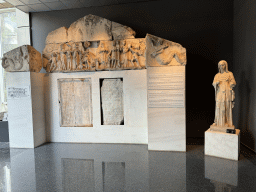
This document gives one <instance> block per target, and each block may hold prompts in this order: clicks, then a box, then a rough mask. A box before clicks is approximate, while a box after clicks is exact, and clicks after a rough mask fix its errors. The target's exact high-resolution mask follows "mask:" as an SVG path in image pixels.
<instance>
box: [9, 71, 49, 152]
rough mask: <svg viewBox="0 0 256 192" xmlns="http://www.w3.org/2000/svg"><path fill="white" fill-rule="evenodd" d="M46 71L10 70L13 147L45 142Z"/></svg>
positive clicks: (11, 140) (25, 146)
mask: <svg viewBox="0 0 256 192" xmlns="http://www.w3.org/2000/svg"><path fill="white" fill-rule="evenodd" d="M43 76H44V74H43V73H31V72H16V73H7V81H6V82H7V102H8V125H9V141H10V147H11V148H35V147H37V146H39V145H41V144H43V143H44V142H45V118H44V117H45V114H44V98H43V96H44V94H43Z"/></svg>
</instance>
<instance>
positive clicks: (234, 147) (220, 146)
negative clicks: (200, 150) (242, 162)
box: [205, 129, 240, 160]
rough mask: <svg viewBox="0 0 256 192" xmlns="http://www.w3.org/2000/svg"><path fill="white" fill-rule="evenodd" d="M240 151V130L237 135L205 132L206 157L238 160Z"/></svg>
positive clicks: (237, 130)
mask: <svg viewBox="0 0 256 192" xmlns="http://www.w3.org/2000/svg"><path fill="white" fill-rule="evenodd" d="M239 151H240V130H239V129H236V134H230V133H224V132H218V131H211V130H210V129H208V130H207V131H206V132H205V155H210V156H215V157H221V158H225V159H231V160H238V157H239Z"/></svg>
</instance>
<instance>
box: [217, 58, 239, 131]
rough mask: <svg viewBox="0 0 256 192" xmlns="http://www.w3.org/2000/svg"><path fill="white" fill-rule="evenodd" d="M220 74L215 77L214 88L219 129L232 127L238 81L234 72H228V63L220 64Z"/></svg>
mask: <svg viewBox="0 0 256 192" xmlns="http://www.w3.org/2000/svg"><path fill="white" fill-rule="evenodd" d="M218 68H219V72H218V73H217V74H216V75H215V77H214V80H213V86H214V89H215V100H216V108H215V120H214V124H213V125H215V126H218V127H232V126H233V117H232V108H233V107H234V99H235V92H234V90H233V88H234V87H235V85H236V81H235V78H234V75H233V73H232V72H230V71H228V63H227V62H226V61H224V60H222V61H220V62H219V63H218Z"/></svg>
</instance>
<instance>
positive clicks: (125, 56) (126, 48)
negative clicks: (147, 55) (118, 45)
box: [121, 40, 132, 68]
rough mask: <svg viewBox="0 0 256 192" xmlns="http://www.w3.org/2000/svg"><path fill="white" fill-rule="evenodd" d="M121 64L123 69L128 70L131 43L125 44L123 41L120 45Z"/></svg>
mask: <svg viewBox="0 0 256 192" xmlns="http://www.w3.org/2000/svg"><path fill="white" fill-rule="evenodd" d="M121 53H122V63H123V68H129V66H130V63H131V57H132V55H131V43H130V42H126V41H125V40H124V41H123V43H122V52H121Z"/></svg>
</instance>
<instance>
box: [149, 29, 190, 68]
mask: <svg viewBox="0 0 256 192" xmlns="http://www.w3.org/2000/svg"><path fill="white" fill-rule="evenodd" d="M146 47H147V50H146V62H147V67H166V66H174V65H178V66H181V65H186V62H187V58H186V49H185V48H184V47H182V46H181V45H180V44H178V43H175V42H172V41H168V40H165V39H162V38H159V37H156V36H153V35H150V34H147V36H146Z"/></svg>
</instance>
